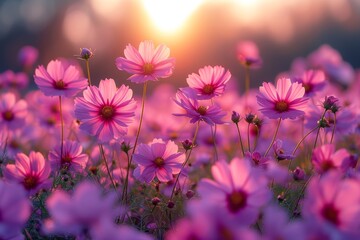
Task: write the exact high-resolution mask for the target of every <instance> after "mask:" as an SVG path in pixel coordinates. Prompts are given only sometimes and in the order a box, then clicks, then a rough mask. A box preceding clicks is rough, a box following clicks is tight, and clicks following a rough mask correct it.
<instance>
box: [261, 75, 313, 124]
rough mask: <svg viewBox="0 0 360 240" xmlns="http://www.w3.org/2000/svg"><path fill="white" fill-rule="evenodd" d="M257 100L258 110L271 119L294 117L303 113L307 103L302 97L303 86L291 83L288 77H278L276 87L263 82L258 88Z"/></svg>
mask: <svg viewBox="0 0 360 240" xmlns="http://www.w3.org/2000/svg"><path fill="white" fill-rule="evenodd" d="M259 91H260V95H257V96H256V98H257V102H258V104H259V105H260V107H261V108H260V109H259V111H260V112H262V114H264V115H265V116H267V117H268V118H271V119H278V118H281V119H286V118H290V119H295V118H296V117H298V116H301V115H303V114H304V113H305V112H304V111H302V110H303V109H304V108H305V107H306V104H307V100H308V99H307V98H304V94H305V88H304V87H302V85H301V84H300V83H291V81H290V79H288V78H279V79H278V81H277V84H276V88H275V87H274V85H273V84H271V83H266V82H264V83H263V85H262V86H261V87H260V88H259Z"/></svg>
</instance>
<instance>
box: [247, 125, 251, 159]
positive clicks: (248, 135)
mask: <svg viewBox="0 0 360 240" xmlns="http://www.w3.org/2000/svg"><path fill="white" fill-rule="evenodd" d="M247 142H248V149H249V152H251V146H250V123H249V124H248V127H247Z"/></svg>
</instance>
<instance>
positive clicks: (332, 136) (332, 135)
mask: <svg viewBox="0 0 360 240" xmlns="http://www.w3.org/2000/svg"><path fill="white" fill-rule="evenodd" d="M335 128H336V113H334V126H333V129H332V133H331V140H330V143H332V142H333V140H334V135H335Z"/></svg>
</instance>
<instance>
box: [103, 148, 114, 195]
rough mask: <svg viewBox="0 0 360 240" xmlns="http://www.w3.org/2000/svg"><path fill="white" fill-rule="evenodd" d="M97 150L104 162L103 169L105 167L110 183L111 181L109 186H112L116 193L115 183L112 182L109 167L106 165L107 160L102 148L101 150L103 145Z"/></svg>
mask: <svg viewBox="0 0 360 240" xmlns="http://www.w3.org/2000/svg"><path fill="white" fill-rule="evenodd" d="M99 148H100V153H101V155H102V157H103V160H104V163H105V167H106V171H107V173H108V175H109V178H110V181H111V184H112V185H113V187H114V190H115V191H116V185H115V182H114V179H113V177H112V175H111V172H110V169H109V165H108V163H107V160H106V156H105V151H104V148H103V145H102V144H99Z"/></svg>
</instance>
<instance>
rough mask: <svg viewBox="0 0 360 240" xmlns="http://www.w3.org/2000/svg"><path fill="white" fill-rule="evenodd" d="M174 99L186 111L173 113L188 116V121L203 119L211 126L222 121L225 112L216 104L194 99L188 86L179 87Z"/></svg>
mask: <svg viewBox="0 0 360 240" xmlns="http://www.w3.org/2000/svg"><path fill="white" fill-rule="evenodd" d="M174 101H175V103H176V104H177V105H179V106H180V107H181V108H183V109H184V110H185V111H186V112H185V113H174V115H175V116H185V117H188V118H190V123H196V122H199V121H204V122H206V123H207V124H209V125H211V126H213V125H215V124H223V123H224V122H223V120H222V118H223V117H224V116H225V115H226V113H224V112H222V111H221V109H220V107H218V106H216V105H211V106H208V105H207V103H205V102H203V101H198V100H196V99H195V96H194V92H193V91H192V90H191V89H189V88H186V89H180V90H179V91H178V92H177V94H176V99H174Z"/></svg>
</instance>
